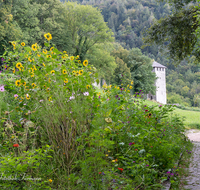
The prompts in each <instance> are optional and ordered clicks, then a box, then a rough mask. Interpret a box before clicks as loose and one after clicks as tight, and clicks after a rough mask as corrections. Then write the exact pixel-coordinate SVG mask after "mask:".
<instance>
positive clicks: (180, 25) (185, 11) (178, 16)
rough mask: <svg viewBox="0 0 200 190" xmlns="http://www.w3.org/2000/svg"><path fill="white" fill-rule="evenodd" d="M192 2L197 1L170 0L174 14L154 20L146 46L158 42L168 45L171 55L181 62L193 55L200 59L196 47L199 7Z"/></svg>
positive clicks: (145, 39)
mask: <svg viewBox="0 0 200 190" xmlns="http://www.w3.org/2000/svg"><path fill="white" fill-rule="evenodd" d="M191 2H195V1H191V0H172V1H170V3H171V4H172V5H173V7H174V11H173V14H171V15H169V16H167V17H165V18H161V19H160V20H158V21H156V22H154V24H153V25H152V26H151V27H150V28H149V29H148V30H147V32H146V36H145V37H144V43H146V45H145V46H149V45H151V44H154V43H156V44H157V45H161V48H162V49H166V47H167V50H168V51H167V54H168V55H169V57H170V58H171V59H173V60H174V61H178V62H179V63H180V61H182V60H183V59H185V58H187V57H190V56H191V55H194V56H195V57H196V58H197V60H200V50H199V48H196V46H197V41H198V36H197V35H196V34H195V31H196V30H197V28H198V27H199V23H198V19H197V17H196V16H195V15H196V14H197V11H198V9H197V8H196V7H195V6H194V4H192V5H190V4H191ZM189 3H190V4H189ZM145 46H144V47H145Z"/></svg>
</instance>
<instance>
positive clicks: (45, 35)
mask: <svg viewBox="0 0 200 190" xmlns="http://www.w3.org/2000/svg"><path fill="white" fill-rule="evenodd" d="M44 37H45V38H46V39H47V40H48V41H49V40H51V39H52V36H51V34H50V33H47V34H44Z"/></svg>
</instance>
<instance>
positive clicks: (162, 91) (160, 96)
mask: <svg viewBox="0 0 200 190" xmlns="http://www.w3.org/2000/svg"><path fill="white" fill-rule="evenodd" d="M154 72H155V73H156V77H157V79H156V83H155V85H156V101H157V102H160V103H162V104H166V103H167V95H166V79H165V68H163V67H161V68H159V67H155V68H154Z"/></svg>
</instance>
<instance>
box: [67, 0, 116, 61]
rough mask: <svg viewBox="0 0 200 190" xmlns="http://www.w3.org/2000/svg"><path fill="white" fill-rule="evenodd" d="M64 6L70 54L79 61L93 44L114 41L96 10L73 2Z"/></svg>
mask: <svg viewBox="0 0 200 190" xmlns="http://www.w3.org/2000/svg"><path fill="white" fill-rule="evenodd" d="M64 6H65V18H66V19H65V23H66V25H67V26H68V27H69V30H70V31H69V33H70V38H71V39H72V48H71V50H70V53H73V54H75V55H79V56H80V59H81V61H83V60H84V58H85V55H86V53H87V52H88V50H89V49H90V48H91V47H93V46H94V45H95V44H99V43H105V42H112V41H114V37H112V36H113V33H112V31H111V30H110V29H109V28H108V26H107V24H106V23H105V22H104V19H103V16H102V15H101V12H100V11H99V10H98V9H97V8H94V7H92V6H90V5H80V4H77V3H73V2H65V3H64ZM66 43H67V42H66Z"/></svg>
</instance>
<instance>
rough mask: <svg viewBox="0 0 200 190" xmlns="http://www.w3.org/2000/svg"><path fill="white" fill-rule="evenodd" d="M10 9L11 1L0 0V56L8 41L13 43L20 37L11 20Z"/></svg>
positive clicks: (7, 45)
mask: <svg viewBox="0 0 200 190" xmlns="http://www.w3.org/2000/svg"><path fill="white" fill-rule="evenodd" d="M11 8H12V6H11V1H8V0H7V1H3V0H0V55H2V54H3V53H4V51H5V50H4V48H5V47H9V41H15V40H17V38H19V37H20V35H21V31H20V28H19V27H18V26H17V24H16V22H15V21H14V20H13V15H12V14H11Z"/></svg>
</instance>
